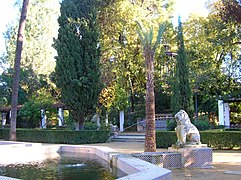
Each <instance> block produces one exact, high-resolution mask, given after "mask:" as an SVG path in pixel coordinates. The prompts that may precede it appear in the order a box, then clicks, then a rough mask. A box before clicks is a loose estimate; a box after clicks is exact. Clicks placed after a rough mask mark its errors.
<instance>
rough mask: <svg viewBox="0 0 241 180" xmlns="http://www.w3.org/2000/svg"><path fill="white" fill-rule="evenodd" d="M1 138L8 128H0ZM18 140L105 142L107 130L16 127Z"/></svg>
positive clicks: (7, 132) (81, 142)
mask: <svg viewBox="0 0 241 180" xmlns="http://www.w3.org/2000/svg"><path fill="white" fill-rule="evenodd" d="M1 133H2V136H1V137H0V138H1V139H6V140H8V135H9V129H0V135H1ZM17 137H18V141H24V142H38V143H57V144H92V143H105V142H106V141H107V140H108V138H109V131H102V130H101V131H66V130H38V129H17Z"/></svg>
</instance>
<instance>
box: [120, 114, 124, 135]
mask: <svg viewBox="0 0 241 180" xmlns="http://www.w3.org/2000/svg"><path fill="white" fill-rule="evenodd" d="M124 121H125V116H124V111H120V132H123V131H124Z"/></svg>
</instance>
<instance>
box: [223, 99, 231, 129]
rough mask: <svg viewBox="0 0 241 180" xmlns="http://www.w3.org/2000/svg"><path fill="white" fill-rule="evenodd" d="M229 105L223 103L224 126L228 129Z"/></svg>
mask: <svg viewBox="0 0 241 180" xmlns="http://www.w3.org/2000/svg"><path fill="white" fill-rule="evenodd" d="M229 110H230V109H229V103H224V125H225V127H227V128H229V127H230V114H229Z"/></svg>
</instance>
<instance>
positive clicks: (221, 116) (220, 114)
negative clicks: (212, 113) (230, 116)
mask: <svg viewBox="0 0 241 180" xmlns="http://www.w3.org/2000/svg"><path fill="white" fill-rule="evenodd" d="M218 119H219V125H224V103H223V100H218Z"/></svg>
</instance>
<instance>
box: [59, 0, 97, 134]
mask: <svg viewBox="0 0 241 180" xmlns="http://www.w3.org/2000/svg"><path fill="white" fill-rule="evenodd" d="M60 12H61V16H60V17H59V19H58V22H59V26H60V27H59V34H58V39H57V40H56V41H55V48H56V50H57V53H58V56H57V57H56V68H55V82H56V85H57V87H58V88H59V89H60V91H61V99H62V102H63V103H64V104H65V105H66V106H67V107H68V109H69V111H70V116H71V117H72V118H73V119H74V120H75V121H76V130H81V129H83V123H84V118H85V117H86V116H87V115H88V114H90V112H93V111H94V110H95V106H96V104H97V101H98V95H99V93H100V88H101V85H100V69H99V58H100V51H99V47H98V40H99V32H98V29H97V23H96V22H97V21H96V12H97V10H96V2H95V0H81V1H79V0H63V1H62V3H61V8H60Z"/></svg>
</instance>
